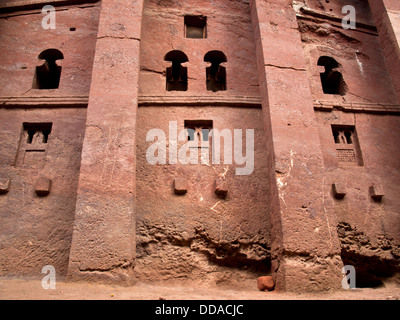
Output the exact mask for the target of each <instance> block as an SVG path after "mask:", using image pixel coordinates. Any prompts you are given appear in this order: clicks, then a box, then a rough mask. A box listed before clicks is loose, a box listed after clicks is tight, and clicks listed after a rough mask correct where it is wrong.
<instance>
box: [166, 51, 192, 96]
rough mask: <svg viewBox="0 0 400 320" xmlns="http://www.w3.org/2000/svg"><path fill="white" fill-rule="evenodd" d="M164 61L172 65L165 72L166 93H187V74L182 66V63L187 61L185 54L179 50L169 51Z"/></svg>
mask: <svg viewBox="0 0 400 320" xmlns="http://www.w3.org/2000/svg"><path fill="white" fill-rule="evenodd" d="M164 60H165V61H170V62H171V63H172V65H171V66H170V67H167V70H166V78H167V86H166V89H167V91H187V88H188V73H187V68H186V67H184V66H182V63H185V62H188V61H189V59H188V57H187V56H186V54H184V53H183V52H182V51H179V50H174V51H170V52H168V53H167V54H166V55H165V57H164Z"/></svg>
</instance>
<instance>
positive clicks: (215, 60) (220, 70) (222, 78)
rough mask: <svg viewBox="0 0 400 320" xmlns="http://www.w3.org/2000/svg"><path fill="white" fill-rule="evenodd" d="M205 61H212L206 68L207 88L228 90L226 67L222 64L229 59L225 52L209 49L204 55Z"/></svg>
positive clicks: (214, 90)
mask: <svg viewBox="0 0 400 320" xmlns="http://www.w3.org/2000/svg"><path fill="white" fill-rule="evenodd" d="M204 61H205V62H209V63H211V66H209V67H207V68H206V79H207V90H210V91H213V92H216V91H221V90H226V68H225V67H224V66H222V65H221V64H222V63H224V62H227V61H228V60H227V58H226V56H225V54H224V53H223V52H221V51H216V50H215V51H209V52H208V53H207V54H206V55H205V56H204Z"/></svg>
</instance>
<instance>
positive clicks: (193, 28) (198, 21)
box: [185, 16, 207, 39]
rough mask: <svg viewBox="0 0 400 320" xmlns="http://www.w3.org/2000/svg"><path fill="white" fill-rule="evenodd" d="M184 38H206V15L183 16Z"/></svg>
mask: <svg viewBox="0 0 400 320" xmlns="http://www.w3.org/2000/svg"><path fill="white" fill-rule="evenodd" d="M185 38H192V39H205V38H207V17H205V16H185Z"/></svg>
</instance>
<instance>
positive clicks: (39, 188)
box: [35, 177, 51, 197]
mask: <svg viewBox="0 0 400 320" xmlns="http://www.w3.org/2000/svg"><path fill="white" fill-rule="evenodd" d="M50 189H51V180H50V179H48V178H45V177H41V178H39V179H38V180H36V183H35V192H36V194H37V195H38V196H41V197H44V196H47V195H48V194H49V193H50Z"/></svg>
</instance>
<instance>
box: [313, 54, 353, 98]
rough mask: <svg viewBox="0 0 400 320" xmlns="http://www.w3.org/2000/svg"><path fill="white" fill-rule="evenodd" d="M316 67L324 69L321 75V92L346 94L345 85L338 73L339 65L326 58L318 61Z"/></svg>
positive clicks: (333, 60) (340, 74)
mask: <svg viewBox="0 0 400 320" xmlns="http://www.w3.org/2000/svg"><path fill="white" fill-rule="evenodd" d="M318 65H319V66H323V67H325V72H324V73H321V75H320V76H321V84H322V90H323V91H324V93H325V94H339V95H342V96H344V95H345V94H346V83H345V82H344V80H343V76H342V73H341V72H340V66H339V63H338V62H337V61H336V60H335V59H333V58H331V57H327V56H323V57H320V58H319V59H318Z"/></svg>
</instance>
